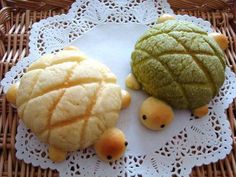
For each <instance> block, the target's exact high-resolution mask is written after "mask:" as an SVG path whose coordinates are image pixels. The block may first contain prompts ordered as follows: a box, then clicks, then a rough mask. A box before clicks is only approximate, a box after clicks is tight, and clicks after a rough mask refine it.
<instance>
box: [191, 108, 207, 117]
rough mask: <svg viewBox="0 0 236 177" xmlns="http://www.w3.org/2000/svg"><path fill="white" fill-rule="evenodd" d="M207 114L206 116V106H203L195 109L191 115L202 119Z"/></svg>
mask: <svg viewBox="0 0 236 177" xmlns="http://www.w3.org/2000/svg"><path fill="white" fill-rule="evenodd" d="M207 114H208V105H204V106H202V107H200V108H197V109H194V110H193V115H194V116H196V117H198V118H201V117H203V116H205V115H207Z"/></svg>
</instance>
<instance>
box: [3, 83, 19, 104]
mask: <svg viewBox="0 0 236 177" xmlns="http://www.w3.org/2000/svg"><path fill="white" fill-rule="evenodd" d="M18 87H19V82H17V83H15V84H12V85H11V87H10V88H9V89H8V91H7V94H6V98H7V101H8V102H10V103H12V104H13V105H16V94H17V90H18Z"/></svg>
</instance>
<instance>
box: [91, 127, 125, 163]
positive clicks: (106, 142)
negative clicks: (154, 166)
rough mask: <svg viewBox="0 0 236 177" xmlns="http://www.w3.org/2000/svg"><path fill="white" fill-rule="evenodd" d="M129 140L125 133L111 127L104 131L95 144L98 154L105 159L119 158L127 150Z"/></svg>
mask: <svg viewBox="0 0 236 177" xmlns="http://www.w3.org/2000/svg"><path fill="white" fill-rule="evenodd" d="M126 146H127V142H126V140H125V136H124V133H123V132H122V131H121V130H119V129H117V128H111V129H108V130H106V131H105V132H104V134H102V135H101V137H100V138H99V139H98V141H97V142H96V144H95V150H96V153H97V155H98V156H99V157H100V158H101V159H102V160H104V161H114V160H118V159H119V158H120V157H121V156H122V155H123V154H124V152H125V149H126Z"/></svg>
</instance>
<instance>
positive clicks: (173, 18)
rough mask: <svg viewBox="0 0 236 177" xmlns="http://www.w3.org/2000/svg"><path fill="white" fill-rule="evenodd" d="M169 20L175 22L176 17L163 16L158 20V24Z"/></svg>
mask: <svg viewBox="0 0 236 177" xmlns="http://www.w3.org/2000/svg"><path fill="white" fill-rule="evenodd" d="M167 20H175V16H173V15H170V14H163V15H162V16H160V17H159V18H158V19H157V23H163V22H165V21H167Z"/></svg>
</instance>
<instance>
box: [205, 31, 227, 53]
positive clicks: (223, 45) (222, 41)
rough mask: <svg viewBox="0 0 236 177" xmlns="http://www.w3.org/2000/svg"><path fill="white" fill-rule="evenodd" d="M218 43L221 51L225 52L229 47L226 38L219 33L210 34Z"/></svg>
mask: <svg viewBox="0 0 236 177" xmlns="http://www.w3.org/2000/svg"><path fill="white" fill-rule="evenodd" d="M209 35H210V36H211V37H213V38H214V40H215V41H216V42H217V43H218V45H219V46H220V48H221V49H222V50H226V49H227V48H228V45H229V40H228V37H227V36H226V35H224V34H221V33H211V34H209Z"/></svg>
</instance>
